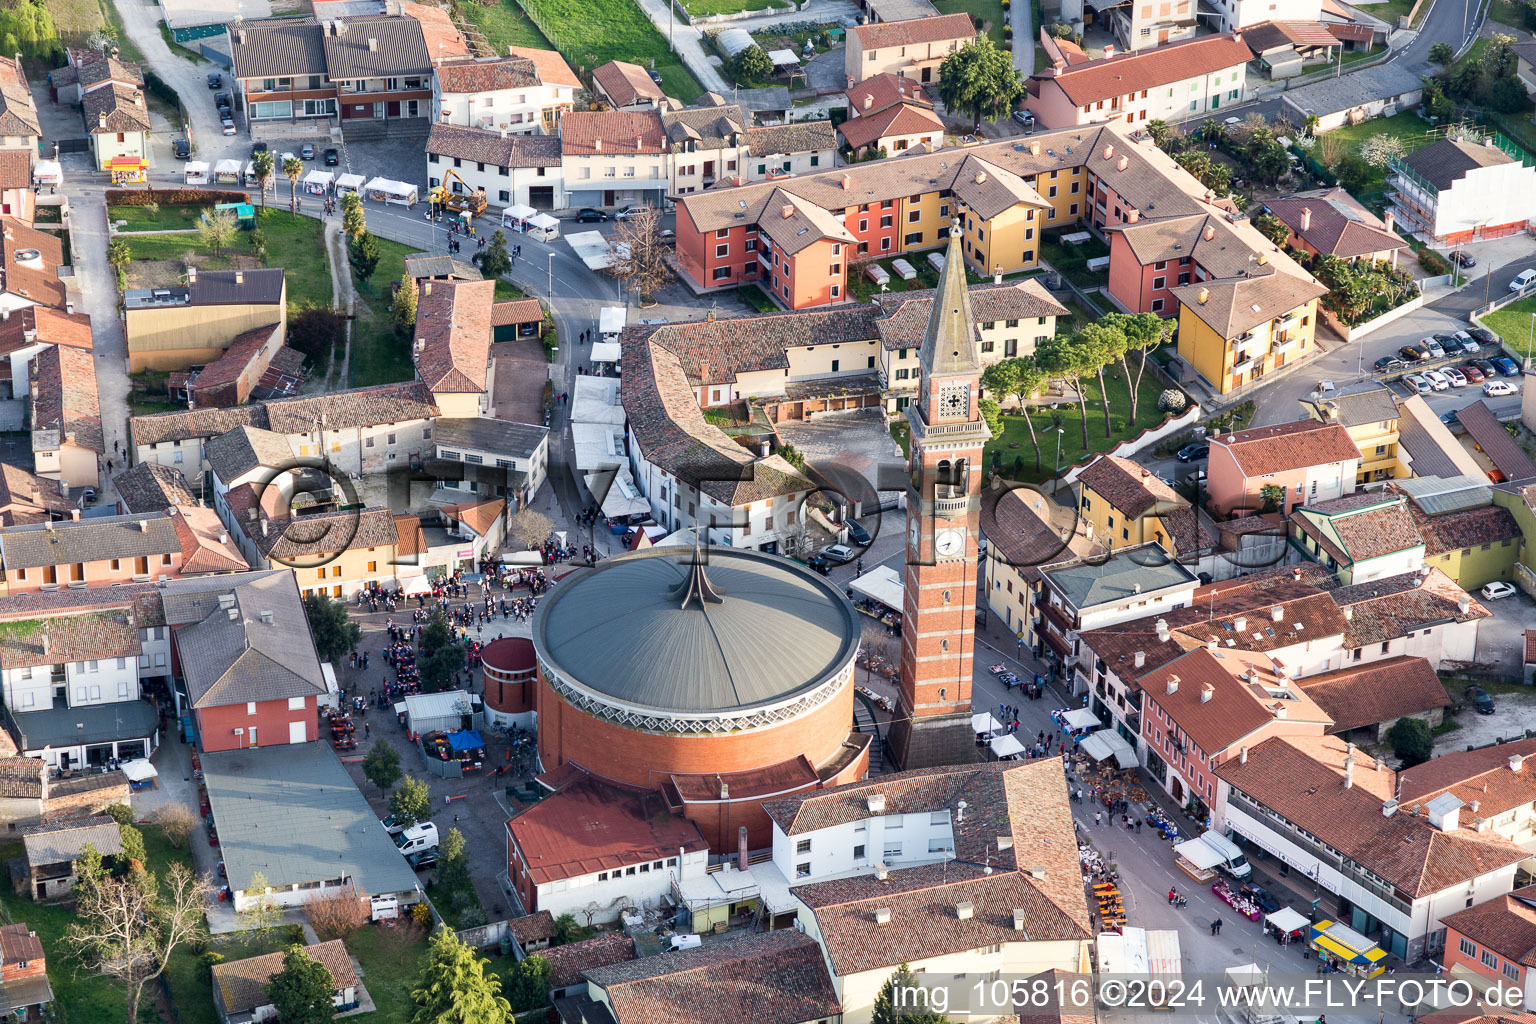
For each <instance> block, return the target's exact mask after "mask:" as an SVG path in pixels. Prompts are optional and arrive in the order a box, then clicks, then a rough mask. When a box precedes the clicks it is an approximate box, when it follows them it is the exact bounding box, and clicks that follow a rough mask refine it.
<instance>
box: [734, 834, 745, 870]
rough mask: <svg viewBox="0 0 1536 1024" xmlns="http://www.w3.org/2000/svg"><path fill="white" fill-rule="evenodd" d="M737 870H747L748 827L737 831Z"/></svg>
mask: <svg viewBox="0 0 1536 1024" xmlns="http://www.w3.org/2000/svg"><path fill="white" fill-rule="evenodd" d="M736 870H738V871H745V870H747V826H745V825H743V826H741V827H740V828H738V829H737V830H736Z"/></svg>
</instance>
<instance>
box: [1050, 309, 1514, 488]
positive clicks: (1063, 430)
mask: <svg viewBox="0 0 1536 1024" xmlns="http://www.w3.org/2000/svg"><path fill="white" fill-rule="evenodd" d="M1531 319H1532V320H1536V313H1533V314H1531ZM1066 433H1067V428H1066V427H1057V428H1056V484H1055V486H1053V487H1052V488H1051V493H1052V494H1055V493H1056V490H1057V489H1058V488H1059V487H1060V486H1061V439H1062V437H1064V436H1065V435H1066Z"/></svg>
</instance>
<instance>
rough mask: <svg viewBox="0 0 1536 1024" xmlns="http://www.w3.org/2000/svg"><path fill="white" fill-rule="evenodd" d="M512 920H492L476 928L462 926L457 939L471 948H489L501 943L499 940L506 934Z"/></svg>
mask: <svg viewBox="0 0 1536 1024" xmlns="http://www.w3.org/2000/svg"><path fill="white" fill-rule="evenodd" d="M511 927H512V922H511V921H510V920H507V921H492V922H491V923H490V924H483V925H481V926H480V927H478V928H464V929H462V930H460V931H459V933H458V935H459V941H461V942H463V943H464V945H466V946H469V947H470V948H471V949H490V948H491V947H492V946H499V945H501V940H502V939H503V938H506V937H507V936H508V933H509V931H510V929H511Z"/></svg>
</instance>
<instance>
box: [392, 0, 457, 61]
mask: <svg viewBox="0 0 1536 1024" xmlns="http://www.w3.org/2000/svg"><path fill="white" fill-rule="evenodd" d="M400 13H401V14H403V15H405V16H406V17H407V18H415V19H416V21H417V22H418V23H420V25H421V35H422V38H423V39H425V40H426V42H427V54H428V56H430V57H431V59H432V60H433V61H434V62H436V61H440V60H448V59H450V58H453V57H467V56H469V45H468V44H467V43H465V42H464V37H463V36H462V35H460V34H459V30H458V29H456V28H454V27H453V19H452V18H451V17H449V15H448V12H447V11H446V10H445V9H443V8H441V7H434V6H431V5H429V4H418V3H411V2H410V0H401V3H400Z"/></svg>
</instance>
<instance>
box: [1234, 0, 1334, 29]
mask: <svg viewBox="0 0 1536 1024" xmlns="http://www.w3.org/2000/svg"><path fill="white" fill-rule="evenodd" d="M1211 7H1213V8H1214V9H1215V11H1216V19H1217V20H1216V26H1215V27H1216V31H1217V32H1238V31H1241V30H1242V29H1245V28H1247V27H1248V26H1250V25H1261V24H1263V23H1264V22H1266V21H1310V22H1318V21H1322V19H1323V3H1322V0H1211Z"/></svg>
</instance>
